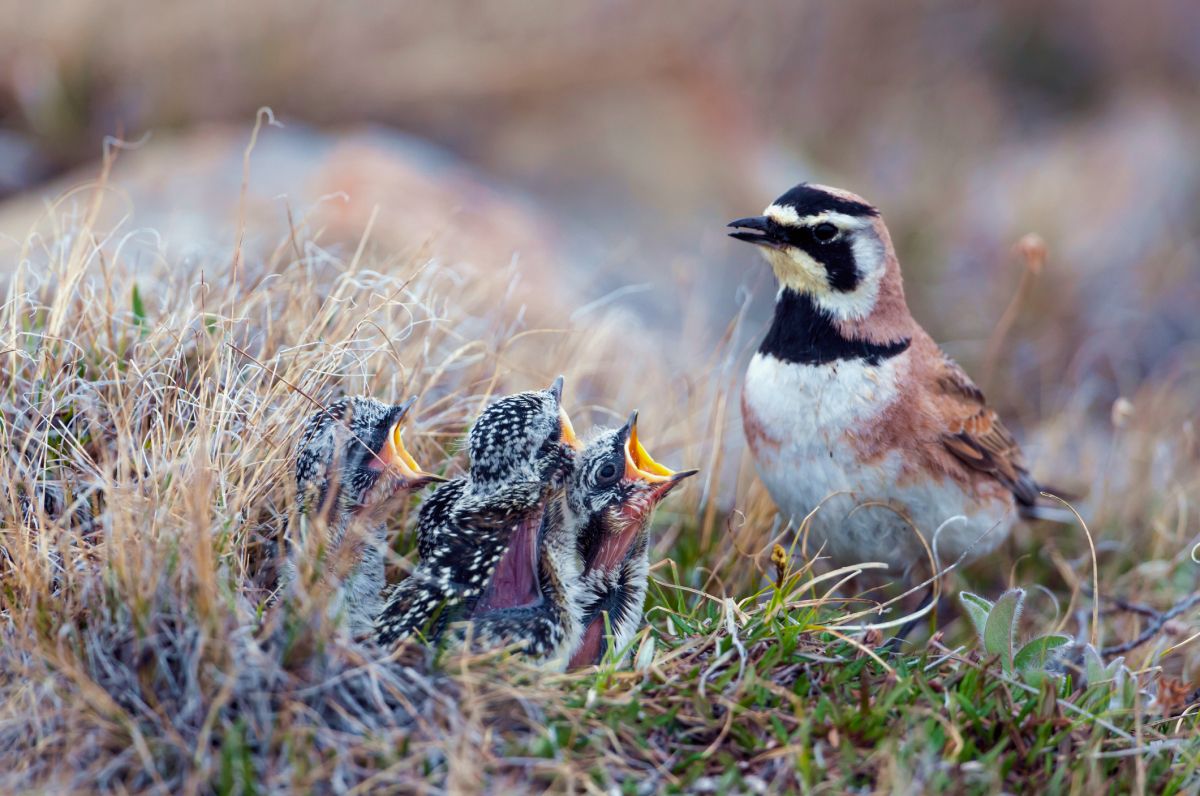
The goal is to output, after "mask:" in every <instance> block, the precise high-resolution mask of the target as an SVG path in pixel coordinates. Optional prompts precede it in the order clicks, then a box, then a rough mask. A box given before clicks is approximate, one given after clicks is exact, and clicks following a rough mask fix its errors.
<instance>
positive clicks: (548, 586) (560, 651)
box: [454, 489, 582, 670]
mask: <svg viewBox="0 0 1200 796" xmlns="http://www.w3.org/2000/svg"><path fill="white" fill-rule="evenodd" d="M577 530H578V529H577V528H576V527H575V525H574V524H573V523H572V522H570V521H569V519H568V515H567V505H566V491H565V490H562V489H560V490H558V491H557V492H556V493H555V494H553V495H551V496H550V498H549V499H548V500H547V502H546V508H545V511H544V513H543V515H542V525H541V528H540V530H539V532H538V536H537V558H536V560H535V561H530V562H529V575H528V577H529V578H531V579H532V581H533V583H534V584H535V586H536V588H535V593H534V594H533V595H532V597H529V596H527V597H526V598H525V599H526V601H525V602H521V603H520V604H516V605H510V606H507V607H500V608H487V609H483V610H480V609H477V610H476V611H475V612H474V613H473V614H472V615H471V617H470V620H469V622H463V623H459V624H458V625H456V626H455V628H454V630H455V636H454V640H455V642H456V643H459V644H462V643H464V642H466V641H467V640H470V641H471V642H472V645H473V647H474V648H476V649H479V650H494V649H499V648H502V647H508V646H514V645H515V646H517V647H518V649H519V651H520V653H521V654H522V655H524V656H525V657H526V658H528V659H530V660H531V661H533V662H536V663H539V664H541V665H543V666H545V667H546V668H549V669H555V670H562V669H565V668H566V665H567V656H568V654H569V653H570V651H571V649H572V647H573V646H574V645H575V643H576V642H577V641H578V638H579V632H580V623H581V610H580V606H579V604H578V602H577V601H576V600H575V599H574V594H575V592H574V590H575V588H576V587H577V586H578V584H579V580H580V576H581V574H582V566H581V562H580V559H579V553H578V550H577V549H576V542H575V540H576V534H577Z"/></svg>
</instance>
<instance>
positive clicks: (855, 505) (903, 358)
mask: <svg viewBox="0 0 1200 796" xmlns="http://www.w3.org/2000/svg"><path fill="white" fill-rule="evenodd" d="M729 226H730V227H734V228H736V230H737V231H735V232H731V233H730V235H731V236H732V237H734V238H737V239H738V240H742V241H746V242H748V243H753V244H755V245H756V246H757V247H758V248H759V251H760V253H761V254H762V255H763V256H764V257H765V258H766V260H767V262H768V263H769V264H770V265H771V268H772V269H773V270H774V272H775V277H776V279H777V280H778V282H779V294H778V298H777V300H776V304H775V317H774V320H773V321H772V323H771V327H770V330H769V331H768V332H767V336H766V337H765V338H764V339H763V341H762V345H761V346H760V347H759V349H758V352H757V353H756V354H755V355H754V358H753V359H752V360H751V362H750V367H749V370H748V371H747V373H746V381H745V385H744V387H743V391H742V418H743V424H744V427H745V433H746V439H747V441H748V443H749V445H750V449H751V451H752V452H753V455H754V459H755V462H756V464H757V466H758V471H759V474H760V476H761V477H762V479H763V481H764V483H765V484H766V486H767V489H768V491H769V492H770V493H771V497H772V498H774V500H775V503H776V504H777V505H778V506H779V508H780V510H781V511H782V512H783V515H784V516H785V518H787V519H790V520H791V521H792V522H793V523H795V524H796V525H799V524H800V523H801V522H802V521H803V520H804V519H805V517H807V516H809V515H810V514H811V515H812V520H811V526H810V537H809V542H810V549H816V548H822V547H823V550H824V554H825V555H827V556H829V557H831V558H832V559H833V561H834V562H835V563H837V564H856V563H863V562H868V561H875V562H884V563H886V564H888V565H889V568H890V569H891V570H892V571H894V572H903V571H906V570H908V569H909V568H910V567H912V566H913V565H920V564H921V562H924V561H927V560H928V555H927V553H926V552H925V547H924V545H923V544H922V543H921V541H920V540H919V539H918V538H917V537H916V535H915V534H914V531H913V529H914V528H915V529H916V530H917V531H919V532H920V533H921V534H922V535H923V536H924V537H925V539H926V541H928V542H929V543H930V544H931V545H933V546H934V550H935V552H936V553H937V554H938V556H939V559H940V562H942V563H943V564H946V563H951V562H953V561H955V560H957V559H959V558H960V557H965V558H966V559H968V560H969V559H972V558H977V557H979V556H982V555H984V554H986V553H988V552H990V551H992V550H993V549H995V547H996V546H997V545H998V544H999V543H1000V542H1001V540H1003V539H1004V537H1005V536H1006V535H1007V534H1008V533H1009V531H1010V529H1011V528H1012V525H1013V523H1014V521H1015V520H1016V518H1017V516H1018V515H1019V514H1023V513H1026V512H1027V511H1029V510H1031V509H1033V507H1034V504H1035V502H1036V500H1037V498H1038V493H1039V491H1040V490H1039V486H1038V484H1037V482H1036V481H1034V479H1033V478H1032V477H1031V476H1030V475H1029V472H1028V471H1027V470H1026V469H1025V465H1024V464H1023V462H1022V459H1021V451H1020V449H1019V447H1018V446H1017V443H1016V442H1015V441H1014V440H1013V438H1012V436H1011V435H1010V434H1009V432H1008V431H1007V430H1006V429H1005V428H1004V425H1003V424H1002V423H1001V422H1000V418H999V417H998V416H997V415H996V412H994V411H993V410H992V409H990V408H988V406H987V404H986V402H985V401H984V397H983V394H982V393H981V392H980V390H979V388H978V387H976V386H975V384H974V383H973V382H972V381H971V379H970V378H969V377H968V376H967V374H966V373H964V372H963V371H962V369H961V368H959V366H958V365H956V364H955V363H954V362H953V361H952V360H951V359H950V358H949V357H947V356H946V355H945V354H944V353H943V352H942V351H941V349H940V348H938V346H937V344H936V343H934V342H933V340H932V339H931V338H930V336H929V335H928V334H927V333H926V332H925V330H924V329H922V328H921V327H920V325H918V324H917V322H916V321H915V320H913V317H912V315H911V314H910V313H909V310H908V305H907V304H906V303H905V300H904V287H903V283H902V280H901V276H900V264H899V262H897V260H896V254H895V252H894V250H893V249H892V242H891V239H890V237H889V236H888V231H887V227H886V226H884V223H883V219H882V218H880V216H879V211H878V210H876V209H875V208H874V207H872V206H871V205H870V204H868V203H867V202H865V201H864V200H863V199H862V198H861V197H859V196H856V195H854V194H852V193H850V192H848V191H843V190H839V189H836V188H828V187H824V186H820V185H808V184H801V185H798V186H796V187H795V188H793V189H791V190H790V191H788V192H787V193H785V194H784V195H783V196H781V197H779V198H778V199H776V200H775V201H774V202H773V203H772V204H771V205H770V206H769V207H768V208H767V209H766V211H765V212H764V213H763V215H761V216H753V217H750V218H741V219H738V220H737V221H733V222H731V223H730V224H729ZM955 518H957V519H955ZM939 529H940V530H939Z"/></svg>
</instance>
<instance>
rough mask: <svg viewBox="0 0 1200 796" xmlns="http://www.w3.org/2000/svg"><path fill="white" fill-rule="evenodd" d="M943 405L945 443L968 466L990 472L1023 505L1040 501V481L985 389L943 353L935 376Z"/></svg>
mask: <svg viewBox="0 0 1200 796" xmlns="http://www.w3.org/2000/svg"><path fill="white" fill-rule="evenodd" d="M933 386H934V391H935V394H936V396H937V398H938V404H939V406H940V407H941V408H942V419H943V423H944V431H943V434H942V444H943V445H944V446H945V447H946V449H947V450H949V451H950V453H952V454H954V456H955V457H956V458H957V459H958V460H959V461H960V462H962V463H963V464H964V465H965V466H967V467H969V468H971V469H973V470H977V471H979V472H983V473H987V474H988V475H990V476H991V477H993V478H995V479H996V480H997V481H999V482H1000V483H1001V484H1003V485H1004V486H1005V487H1007V488H1008V489H1009V491H1011V492H1012V493H1013V496H1014V497H1016V499H1017V502H1018V503H1020V504H1021V505H1023V506H1032V505H1034V503H1036V502H1037V498H1038V491H1039V490H1038V485H1037V482H1036V481H1034V480H1033V478H1032V477H1031V476H1030V475H1029V471H1028V470H1026V469H1025V465H1024V463H1023V462H1022V460H1021V448H1020V446H1019V445H1018V444H1017V441H1016V440H1015V439H1013V436H1012V434H1010V433H1009V432H1008V429H1006V428H1005V427H1004V424H1003V423H1002V422H1001V421H1000V416H999V415H997V414H996V411H995V410H994V409H992V408H991V407H989V406H988V405H987V401H986V400H985V399H984V396H983V392H982V391H980V389H979V388H978V387H976V386H975V383H974V382H973V381H971V378H970V377H969V376H968V375H967V374H966V373H964V372H963V369H962V368H960V367H959V366H958V364H957V363H955V362H954V360H952V359H950V358H949V357H947V356H945V355H943V356H942V358H941V361H940V363H938V368H937V372H936V378H935V379H934V385H933Z"/></svg>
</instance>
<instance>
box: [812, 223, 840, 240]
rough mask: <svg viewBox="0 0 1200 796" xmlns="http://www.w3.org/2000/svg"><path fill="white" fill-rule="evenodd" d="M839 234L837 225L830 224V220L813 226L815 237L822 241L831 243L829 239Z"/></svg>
mask: <svg viewBox="0 0 1200 796" xmlns="http://www.w3.org/2000/svg"><path fill="white" fill-rule="evenodd" d="M837 234H838V228H837V226H835V225H834V224H830V223H829V222H828V221H823V222H821V223H820V224H817V225H816V226H815V227H813V237H814V238H816V239H817V240H818V241H820V242H821V243H829V241H831V240H833V239H834V238H836V237H837Z"/></svg>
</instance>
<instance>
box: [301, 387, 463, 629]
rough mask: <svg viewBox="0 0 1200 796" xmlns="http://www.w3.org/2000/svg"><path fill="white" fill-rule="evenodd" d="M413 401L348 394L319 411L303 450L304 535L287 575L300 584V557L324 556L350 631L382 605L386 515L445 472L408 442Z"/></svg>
mask: <svg viewBox="0 0 1200 796" xmlns="http://www.w3.org/2000/svg"><path fill="white" fill-rule="evenodd" d="M412 404H413V400H412V399H410V400H408V401H406V402H404V403H403V404H399V405H389V404H385V403H382V402H381V401H377V400H375V399H374V398H368V397H362V396H355V397H348V398H342V399H340V400H338V401H336V402H334V403H332V404H330V405H329V406H328V407H327V408H326V409H323V410H321V411H319V412H317V413H315V414H314V415H313V416H312V417H311V418H310V419H309V420H308V423H307V424H306V425H305V428H304V432H303V434H302V435H301V437H300V441H299V444H298V445H297V451H296V471H295V475H296V487H297V490H296V494H297V500H298V502H299V510H300V515H301V522H300V523H299V530H300V535H299V536H300V538H294V539H292V540H291V541H292V545H291V548H290V550H289V553H288V558H287V562H286V563H285V565H284V582H285V585H287V586H289V587H294V586H295V584H296V582H297V579H298V577H299V575H298V573H299V572H300V571H301V566H300V565H301V558H302V557H304V556H311V555H316V556H320V565H319V572H320V577H319V578H318V583H319V584H321V585H322V586H325V587H329V588H332V589H333V590H334V596H333V598H332V599H331V601H330V611H331V612H332V613H334V614H335V615H336V614H344V615H345V619H346V622H347V625H348V628H349V630H350V632H351V633H352V634H354V635H361V634H364V633H368V632H370V630H371V628H372V626H373V623H374V618H375V616H376V615H377V614H378V612H379V609H380V607H381V605H382V602H381V593H382V590H383V587H384V585H385V581H384V556H385V552H386V550H387V525H386V517H387V514H388V513H389V510H390V509H391V508H393V507H394V504H395V501H396V500H397V499H400V498H402V497H403V496H404V495H407V494H408V493H410V492H412V491H414V490H417V489H420V488H421V487H423V486H425V485H427V484H430V483H433V482H436V481H443V480H445V479H442V478H439V477H438V476H435V475H432V474H430V473H427V472H425V471H424V470H422V469H421V467H420V466H419V465H418V464H417V463H416V461H415V460H414V459H413V457H412V456H411V455H410V454H409V453H408V451H407V450H406V449H405V447H404V441H403V438H402V435H401V426H402V425H403V423H404V419H405V416H406V415H407V414H408V411H409V409H410V408H411V406H412Z"/></svg>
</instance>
